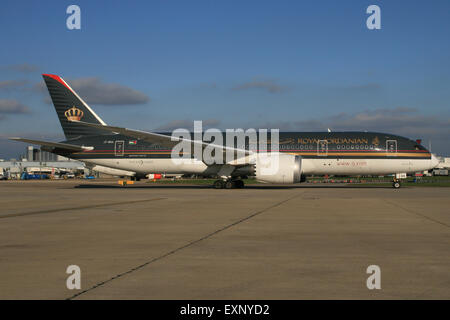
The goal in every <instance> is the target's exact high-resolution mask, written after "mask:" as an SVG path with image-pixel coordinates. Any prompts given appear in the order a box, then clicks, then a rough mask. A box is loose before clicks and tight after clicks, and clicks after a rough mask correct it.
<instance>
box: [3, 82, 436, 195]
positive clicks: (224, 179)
mask: <svg viewBox="0 0 450 320" xmlns="http://www.w3.org/2000/svg"><path fill="white" fill-rule="evenodd" d="M42 76H43V78H44V81H45V83H46V85H47V88H48V91H49V93H50V96H51V99H52V101H53V105H54V107H55V109H56V113H57V115H58V118H59V121H60V123H61V126H62V129H63V131H64V135H65V137H66V140H65V141H62V142H49V141H41V140H35V139H27V138H10V139H12V140H16V141H22V142H27V143H31V144H37V145H40V146H41V149H42V150H45V151H49V152H52V153H55V154H58V155H62V156H64V157H68V158H71V159H75V160H79V161H82V162H84V163H86V164H87V165H88V166H91V167H92V166H103V167H106V168H112V169H116V170H125V171H128V172H133V173H134V174H135V178H136V179H139V178H143V177H145V176H146V175H148V174H150V173H154V172H164V173H167V174H199V175H202V176H218V177H220V179H218V180H217V181H215V182H214V185H213V186H214V187H215V188H217V189H223V188H226V189H231V188H242V187H244V182H243V180H242V179H243V178H245V177H248V176H255V177H256V179H257V180H258V181H262V182H266V183H279V184H292V183H301V182H304V181H305V180H306V178H305V177H306V176H307V175H351V176H355V175H391V174H392V175H393V183H392V185H393V187H394V188H399V187H400V186H401V183H400V177H401V176H404V175H405V174H406V173H414V172H418V171H425V170H429V169H432V168H434V167H435V166H436V165H437V164H438V162H439V160H438V159H437V158H436V157H435V156H434V155H433V154H431V153H430V152H429V151H428V150H427V149H426V148H425V147H423V146H422V145H421V143H420V140H416V141H414V140H411V139H408V138H405V137H401V136H398V135H393V134H387V133H379V132H353V131H349V132H333V131H331V130H328V131H327V132H279V143H278V151H277V152H276V155H277V156H278V158H277V159H278V160H277V161H278V166H277V169H276V171H274V172H270V173H267V171H264V166H265V165H267V162H266V163H265V164H264V162H263V161H262V160H261V159H260V156H261V155H262V154H263V153H266V154H267V153H268V152H267V151H264V150H262V149H260V150H262V151H258V150H256V151H253V150H249V149H248V148H246V147H245V146H244V148H243V149H244V150H243V149H242V148H240V149H239V148H234V149H233V150H232V151H233V152H238V151H239V152H241V153H240V154H241V155H242V157H241V158H240V159H238V160H240V161H229V162H226V163H223V164H208V163H206V162H205V161H204V159H198V158H195V156H194V154H191V155H189V158H183V159H181V160H180V159H179V160H180V161H178V162H177V161H173V159H172V150H173V148H174V146H175V145H176V144H177V143H179V142H180V141H181V142H186V143H190V144H192V145H194V144H196V145H200V147H201V148H205V147H206V146H207V145H210V144H209V143H207V142H205V141H198V140H191V139H186V138H179V137H178V138H176V137H173V136H172V135H171V133H156V132H146V131H140V130H133V129H127V128H122V127H117V126H110V125H107V124H106V123H105V122H104V121H103V120H102V119H101V118H100V117H99V116H98V115H97V114H96V113H95V112H94V110H93V109H92V108H91V107H89V105H88V104H87V103H86V102H85V101H83V99H82V98H81V97H80V96H79V95H78V94H77V93H76V92H75V91H74V90H73V89H72V88H71V87H70V86H69V84H68V83H67V82H66V81H64V79H62V78H61V77H59V76H57V75H53V74H43V75H42ZM213 147H214V148H215V149H216V150H219V152H220V151H222V152H225V151H226V150H227V149H229V148H228V147H225V146H224V145H213ZM267 150H269V149H267ZM242 152H243V153H242ZM235 160H236V159H235ZM266 161H267V159H266ZM269 162H270V159H269Z"/></svg>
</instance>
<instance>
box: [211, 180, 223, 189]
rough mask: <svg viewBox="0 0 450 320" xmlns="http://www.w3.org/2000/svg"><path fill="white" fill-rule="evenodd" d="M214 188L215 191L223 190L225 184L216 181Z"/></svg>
mask: <svg viewBox="0 0 450 320" xmlns="http://www.w3.org/2000/svg"><path fill="white" fill-rule="evenodd" d="M213 186H214V188H215V189H223V187H224V183H223V181H222V180H216V181H214V185H213Z"/></svg>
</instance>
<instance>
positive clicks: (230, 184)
mask: <svg viewBox="0 0 450 320" xmlns="http://www.w3.org/2000/svg"><path fill="white" fill-rule="evenodd" d="M213 186H214V188H215V189H241V188H243V187H244V181H242V180H230V179H228V180H225V181H224V180H216V181H214V184H213Z"/></svg>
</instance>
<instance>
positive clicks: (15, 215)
mask: <svg viewBox="0 0 450 320" xmlns="http://www.w3.org/2000/svg"><path fill="white" fill-rule="evenodd" d="M164 199H167V198H152V199H143V200H130V201H121V202H108V203H99V204H91V205H86V206H79V207H71V208H59V209H49V210H39V211H31V212H20V213H11V214H5V215H2V216H0V219H6V218H13V217H23V216H31V215H35V214H46V213H55V212H61V211H70V210H85V209H93V208H101V207H109V206H117V205H121V204H132V203H139V202H147V201H158V200H164Z"/></svg>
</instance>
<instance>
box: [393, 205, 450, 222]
mask: <svg viewBox="0 0 450 320" xmlns="http://www.w3.org/2000/svg"><path fill="white" fill-rule="evenodd" d="M384 201H386V203H389V204H391V205H393V206H395V207H397V208H400V209H402V210H404V211H406V212H408V213H412V214H414V215H416V216H418V217H421V218H425V219H427V220H430V221H432V222H435V223H438V224H441V225H443V226H445V227H447V228H450V225H448V224H446V223H445V222H442V221H439V220H436V219H433V218H430V217H428V216H426V215H424V214H421V213H418V212H415V211H413V210H411V209H407V208H405V207H403V206H401V205H399V204H397V203H395V202H391V201H389V200H386V199H385V200H384Z"/></svg>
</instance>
